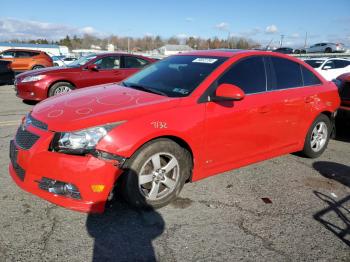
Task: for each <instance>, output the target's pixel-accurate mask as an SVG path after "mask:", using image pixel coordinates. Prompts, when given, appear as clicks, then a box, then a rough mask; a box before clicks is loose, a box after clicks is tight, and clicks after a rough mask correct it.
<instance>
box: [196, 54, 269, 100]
mask: <svg viewBox="0 0 350 262" xmlns="http://www.w3.org/2000/svg"><path fill="white" fill-rule="evenodd" d="M267 56H268V55H248V56H245V57H242V58H240V59H238V60H236V61H234V62H233V63H232V64H231V65H230V66H228V67H227V68H226V69H225V70H224V72H222V73H221V74H220V75H219V76H218V77H217V78H216V79H215V80H214V81H213V82H212V83H211V84H210V85H209V87H208V88H207V89H206V90H205V91H204V92H203V94H202V95H201V96H200V97H199V99H198V101H197V103H198V104H201V103H207V102H211V101H210V100H209V97H210V96H211V95H213V93H214V92H215V90H216V89H217V88H218V80H219V79H220V78H221V77H222V76H223V75H224V74H226V73H227V72H228V71H229V70H231V68H232V67H233V66H235V65H237V64H238V63H240V62H242V61H244V60H247V59H250V58H254V57H261V58H262V60H263V64H264V69H265V91H261V92H256V93H249V94H246V96H249V95H256V94H263V93H266V92H267V91H268V71H269V69H267V63H266V61H265V57H267Z"/></svg>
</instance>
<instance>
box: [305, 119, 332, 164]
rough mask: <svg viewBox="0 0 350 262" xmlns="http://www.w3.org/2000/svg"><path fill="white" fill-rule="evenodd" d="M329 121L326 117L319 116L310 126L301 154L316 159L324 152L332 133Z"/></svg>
mask: <svg viewBox="0 0 350 262" xmlns="http://www.w3.org/2000/svg"><path fill="white" fill-rule="evenodd" d="M331 126H332V125H331V121H330V120H329V118H328V117H327V116H326V115H323V114H322V115H319V116H318V117H317V118H316V120H315V121H314V122H313V124H312V125H311V127H310V129H309V131H308V133H307V135H306V139H305V144H304V149H303V151H302V153H303V154H304V155H305V156H306V157H309V158H316V157H319V156H320V155H322V153H323V152H324V151H325V150H326V148H327V145H328V142H329V137H330V134H331V132H332V128H331Z"/></svg>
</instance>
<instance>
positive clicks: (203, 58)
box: [192, 57, 218, 64]
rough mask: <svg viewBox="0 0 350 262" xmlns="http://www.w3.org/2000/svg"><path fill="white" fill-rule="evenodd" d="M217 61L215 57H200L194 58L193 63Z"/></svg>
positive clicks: (212, 62)
mask: <svg viewBox="0 0 350 262" xmlns="http://www.w3.org/2000/svg"><path fill="white" fill-rule="evenodd" d="M216 61H218V60H217V59H215V58H205V57H200V58H196V59H195V60H193V61H192V63H203V64H214V63H215V62H216Z"/></svg>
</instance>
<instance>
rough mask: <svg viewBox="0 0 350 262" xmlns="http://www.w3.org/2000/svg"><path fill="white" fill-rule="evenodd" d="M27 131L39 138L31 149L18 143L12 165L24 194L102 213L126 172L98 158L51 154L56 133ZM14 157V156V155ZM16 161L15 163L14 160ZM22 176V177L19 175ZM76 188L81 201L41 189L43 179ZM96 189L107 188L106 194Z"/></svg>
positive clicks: (84, 210)
mask: <svg viewBox="0 0 350 262" xmlns="http://www.w3.org/2000/svg"><path fill="white" fill-rule="evenodd" d="M27 131H29V132H31V133H33V134H36V135H37V136H39V139H38V140H37V141H36V142H35V143H34V145H33V146H32V147H31V148H30V149H23V148H21V147H19V145H18V143H17V142H16V141H15V142H14V146H15V147H16V154H15V156H13V154H12V156H11V158H12V159H11V160H12V162H14V163H15V164H13V163H10V164H9V173H10V175H11V177H12V178H13V180H14V181H15V182H16V184H17V185H18V186H19V187H20V188H22V189H23V190H25V191H27V192H29V193H32V194H34V195H37V196H39V197H41V198H43V199H45V200H47V201H50V202H52V203H54V204H56V205H59V206H63V207H66V208H69V209H73V210H77V211H81V212H89V213H102V212H103V211H104V207H105V203H106V201H107V198H108V196H109V193H110V192H111V190H112V189H113V187H114V184H115V181H116V180H117V179H118V177H119V176H120V175H121V173H122V170H121V169H119V168H117V167H116V166H115V165H114V164H113V163H111V162H108V161H105V160H101V159H98V158H96V157H94V156H90V155H86V156H74V155H67V154H62V153H56V152H50V151H48V148H49V145H50V143H51V140H52V137H53V134H54V133H53V132H50V131H44V130H40V129H37V128H35V127H33V126H29V127H28V129H27ZM10 155H11V154H10ZM13 158H15V159H13ZM19 173H20V174H19ZM43 177H45V178H49V179H52V180H58V181H63V182H66V183H71V184H74V185H75V186H76V187H77V188H78V190H79V192H80V196H81V198H80V199H73V198H70V197H68V196H63V195H58V194H55V193H51V192H48V191H46V190H43V189H41V188H40V187H39V181H41V180H42V178H43ZM92 185H104V186H105V187H104V190H103V191H102V192H98V193H97V192H93V190H92Z"/></svg>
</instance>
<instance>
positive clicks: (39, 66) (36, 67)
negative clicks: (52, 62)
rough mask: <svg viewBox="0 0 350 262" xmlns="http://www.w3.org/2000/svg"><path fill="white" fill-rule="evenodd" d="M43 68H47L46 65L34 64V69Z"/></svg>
mask: <svg viewBox="0 0 350 262" xmlns="http://www.w3.org/2000/svg"><path fill="white" fill-rule="evenodd" d="M42 68H45V66H42V65H36V66H33V68H32V70H38V69H42Z"/></svg>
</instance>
